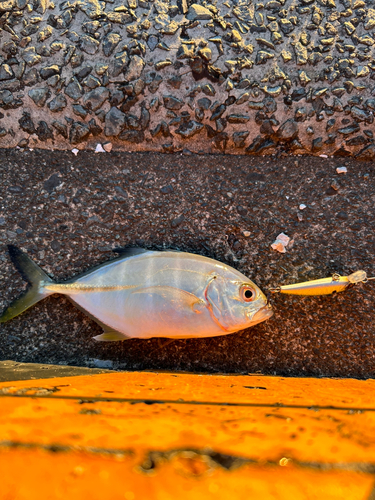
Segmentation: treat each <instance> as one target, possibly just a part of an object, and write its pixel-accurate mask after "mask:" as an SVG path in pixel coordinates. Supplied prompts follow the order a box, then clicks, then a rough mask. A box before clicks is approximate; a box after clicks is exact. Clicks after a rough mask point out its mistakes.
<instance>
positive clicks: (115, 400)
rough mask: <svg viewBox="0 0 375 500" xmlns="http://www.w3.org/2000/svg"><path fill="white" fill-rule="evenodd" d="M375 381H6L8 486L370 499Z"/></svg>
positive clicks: (90, 493) (140, 377) (187, 377)
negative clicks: (21, 471)
mask: <svg viewBox="0 0 375 500" xmlns="http://www.w3.org/2000/svg"><path fill="white" fill-rule="evenodd" d="M374 385H375V382H374V380H368V381H359V380H328V379H324V380H321V379H308V378H304V379H298V378H297V379H290V378H289V379H284V378H280V377H264V376H258V375H251V376H233V375H232V376H223V375H211V376H207V375H206V376H201V375H193V374H181V373H150V372H143V373H140V372H133V373H113V374H103V375H95V376H78V377H68V378H66V377H64V378H55V379H48V380H38V381H37V382H35V381H33V382H32V383H30V381H16V382H12V383H1V384H0V402H1V407H2V410H3V411H2V412H1V414H0V468H1V470H2V472H3V477H2V494H3V495H5V496H7V497H11V496H12V495H13V494H14V492H16V493H17V500H24V499H27V500H29V499H34V498H40V496H41V495H42V497H43V498H44V497H48V498H51V499H55V498H60V497H61V494H60V493H61V492H68V493H69V497H70V498H71V499H72V500H76V499H77V500H78V499H81V498H87V497H89V498H92V499H94V500H100V499H102V498H103V497H108V496H111V497H112V498H121V497H123V498H126V499H128V500H134V499H136V498H138V497H140V498H144V497H145V496H147V498H150V499H151V500H154V499H155V500H157V499H159V498H166V499H172V498H176V495H177V496H178V498H181V499H183V500H185V499H191V498H192V493H193V494H194V498H197V499H209V500H215V499H218V500H222V499H223V500H224V499H227V498H228V495H229V497H230V498H236V499H239V500H246V499H248V498H249V494H250V497H251V498H252V497H254V498H262V499H264V500H274V499H275V498H277V499H278V500H288V499H290V498H293V500H307V499H310V498H314V496H315V497H318V498H324V499H325V500H337V499H338V498H346V499H347V500H358V499H361V500H369V499H370V498H372V497H373V495H374V488H373V487H374V470H375V451H374V447H373V446H369V443H371V442H372V440H373V429H374V420H375V412H374V401H373V392H374ZM19 469H21V470H23V471H24V472H23V473H22V474H21V475H18V474H16V472H15V471H17V470H19Z"/></svg>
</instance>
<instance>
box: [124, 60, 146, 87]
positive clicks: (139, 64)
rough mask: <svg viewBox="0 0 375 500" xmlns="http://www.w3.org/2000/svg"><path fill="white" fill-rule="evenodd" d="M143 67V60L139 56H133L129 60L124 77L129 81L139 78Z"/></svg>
mask: <svg viewBox="0 0 375 500" xmlns="http://www.w3.org/2000/svg"><path fill="white" fill-rule="evenodd" d="M144 67H145V62H144V60H143V59H142V58H141V57H139V56H136V55H135V56H133V57H132V58H131V60H130V63H129V66H128V68H127V70H126V72H125V75H124V78H125V80H126V81H128V82H131V81H133V80H136V79H137V78H139V77H140V76H141V74H142V71H143V68H144Z"/></svg>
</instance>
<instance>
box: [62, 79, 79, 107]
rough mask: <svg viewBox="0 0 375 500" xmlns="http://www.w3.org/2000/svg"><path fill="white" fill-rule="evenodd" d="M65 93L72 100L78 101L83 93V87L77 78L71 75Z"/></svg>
mask: <svg viewBox="0 0 375 500" xmlns="http://www.w3.org/2000/svg"><path fill="white" fill-rule="evenodd" d="M65 94H66V95H68V96H69V97H70V98H71V99H73V100H74V101H78V99H79V98H80V97H82V95H83V88H82V86H81V84H80V83H79V81H78V80H77V78H75V77H73V78H72V80H71V82H70V83H69V84H68V85H67V86H66V88H65Z"/></svg>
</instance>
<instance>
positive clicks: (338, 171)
mask: <svg viewBox="0 0 375 500" xmlns="http://www.w3.org/2000/svg"><path fill="white" fill-rule="evenodd" d="M347 171H348V169H347V168H346V167H337V168H336V172H337V173H338V174H346V172H347Z"/></svg>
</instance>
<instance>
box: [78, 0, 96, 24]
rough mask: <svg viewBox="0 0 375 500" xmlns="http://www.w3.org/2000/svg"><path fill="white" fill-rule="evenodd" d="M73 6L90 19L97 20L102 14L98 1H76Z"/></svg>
mask: <svg viewBox="0 0 375 500" xmlns="http://www.w3.org/2000/svg"><path fill="white" fill-rule="evenodd" d="M75 5H77V7H78V8H79V9H80V10H81V11H82V12H83V13H84V14H86V16H88V17H89V18H90V19H97V18H98V17H100V16H101V15H102V14H103V11H102V6H101V4H100V2H99V1H98V0H78V1H77V2H75Z"/></svg>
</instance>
